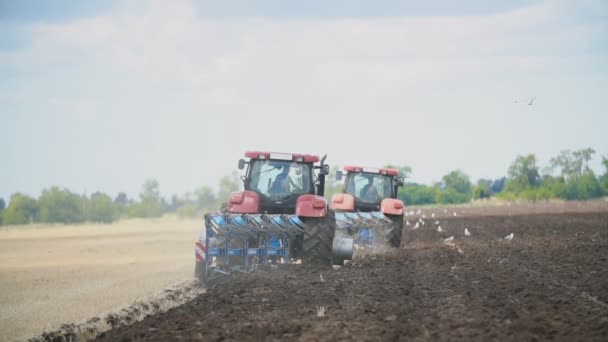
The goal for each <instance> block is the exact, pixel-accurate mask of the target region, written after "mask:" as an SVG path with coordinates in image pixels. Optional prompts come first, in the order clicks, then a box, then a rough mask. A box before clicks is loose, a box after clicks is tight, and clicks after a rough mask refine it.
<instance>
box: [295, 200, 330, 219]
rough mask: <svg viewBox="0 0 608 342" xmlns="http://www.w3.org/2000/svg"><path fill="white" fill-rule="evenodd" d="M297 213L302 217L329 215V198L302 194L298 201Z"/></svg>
mask: <svg viewBox="0 0 608 342" xmlns="http://www.w3.org/2000/svg"><path fill="white" fill-rule="evenodd" d="M296 215H298V216H302V217H323V216H325V215H327V200H326V199H325V197H321V196H315V195H302V196H300V197H298V201H297V202H296Z"/></svg>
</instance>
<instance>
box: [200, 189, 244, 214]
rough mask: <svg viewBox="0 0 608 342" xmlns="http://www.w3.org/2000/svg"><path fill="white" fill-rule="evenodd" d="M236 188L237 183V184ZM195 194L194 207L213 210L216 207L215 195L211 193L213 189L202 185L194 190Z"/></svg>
mask: <svg viewBox="0 0 608 342" xmlns="http://www.w3.org/2000/svg"><path fill="white" fill-rule="evenodd" d="M237 189H238V185H237ZM194 195H195V196H196V209H197V210H199V211H201V210H205V211H206V210H214V209H217V208H216V207H215V206H216V203H217V200H218V199H217V197H216V196H215V194H214V193H213V189H211V187H209V186H202V187H200V188H198V189H196V190H195V191H194Z"/></svg>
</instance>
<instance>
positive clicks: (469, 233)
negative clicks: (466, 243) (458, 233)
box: [464, 228, 471, 236]
mask: <svg viewBox="0 0 608 342" xmlns="http://www.w3.org/2000/svg"><path fill="white" fill-rule="evenodd" d="M464 236H471V232H470V231H469V230H468V229H467V228H465V229H464Z"/></svg>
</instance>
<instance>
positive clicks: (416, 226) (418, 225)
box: [412, 222, 420, 230]
mask: <svg viewBox="0 0 608 342" xmlns="http://www.w3.org/2000/svg"><path fill="white" fill-rule="evenodd" d="M418 227H420V224H419V223H418V222H416V225H415V226H414V228H412V229H413V230H416V229H418Z"/></svg>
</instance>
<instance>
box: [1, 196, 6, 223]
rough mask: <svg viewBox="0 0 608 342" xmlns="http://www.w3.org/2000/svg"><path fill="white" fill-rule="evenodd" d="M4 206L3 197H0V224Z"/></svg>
mask: <svg viewBox="0 0 608 342" xmlns="http://www.w3.org/2000/svg"><path fill="white" fill-rule="evenodd" d="M5 208H6V203H5V202H4V198H2V197H0V225H2V212H3V211H4V209H5Z"/></svg>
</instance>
